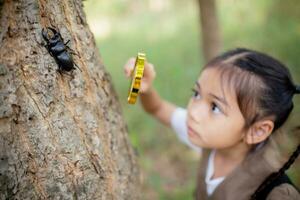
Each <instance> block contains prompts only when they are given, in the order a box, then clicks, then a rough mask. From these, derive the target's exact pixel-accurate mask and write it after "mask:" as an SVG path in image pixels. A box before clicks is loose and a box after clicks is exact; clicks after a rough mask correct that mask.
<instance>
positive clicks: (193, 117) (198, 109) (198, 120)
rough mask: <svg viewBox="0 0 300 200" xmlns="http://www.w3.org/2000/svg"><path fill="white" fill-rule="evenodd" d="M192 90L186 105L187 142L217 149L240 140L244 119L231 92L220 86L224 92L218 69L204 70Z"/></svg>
mask: <svg viewBox="0 0 300 200" xmlns="http://www.w3.org/2000/svg"><path fill="white" fill-rule="evenodd" d="M193 90H194V95H193V96H192V98H191V99H190V101H189V104H188V107H187V113H188V115H187V126H188V135H189V139H190V141H191V142H192V143H193V144H195V145H197V146H200V147H204V148H216V149H219V148H228V147H231V146H233V145H235V144H237V143H238V142H241V141H242V138H243V136H244V133H243V131H242V130H243V127H244V124H245V120H244V118H243V115H242V113H241V111H240V109H239V106H238V104H237V100H236V96H235V93H234V91H232V90H230V88H228V86H227V85H223V90H224V94H223V92H222V85H221V79H220V72H219V71H218V69H215V68H207V69H205V70H203V72H202V73H201V75H200V77H199V79H198V80H197V82H196V84H195V87H194V89H193ZM224 95H225V96H224Z"/></svg>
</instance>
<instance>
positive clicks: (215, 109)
mask: <svg viewBox="0 0 300 200" xmlns="http://www.w3.org/2000/svg"><path fill="white" fill-rule="evenodd" d="M212 111H213V112H214V113H216V114H219V113H222V111H221V109H220V108H219V107H218V105H217V104H215V103H212Z"/></svg>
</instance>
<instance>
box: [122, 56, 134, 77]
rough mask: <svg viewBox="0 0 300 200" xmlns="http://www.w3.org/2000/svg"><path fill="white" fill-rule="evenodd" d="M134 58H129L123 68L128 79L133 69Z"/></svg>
mask: <svg viewBox="0 0 300 200" xmlns="http://www.w3.org/2000/svg"><path fill="white" fill-rule="evenodd" d="M134 64H135V58H130V59H129V60H128V61H127V63H126V64H125V66H124V72H125V75H126V76H127V77H129V76H130V75H131V73H132V71H133V69H134Z"/></svg>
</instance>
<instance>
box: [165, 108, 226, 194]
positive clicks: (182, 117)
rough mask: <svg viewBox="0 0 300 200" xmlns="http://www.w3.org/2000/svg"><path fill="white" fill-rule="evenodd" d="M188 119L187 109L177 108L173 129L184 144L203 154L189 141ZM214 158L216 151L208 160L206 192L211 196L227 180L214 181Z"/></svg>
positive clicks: (173, 117) (172, 121) (172, 122)
mask: <svg viewBox="0 0 300 200" xmlns="http://www.w3.org/2000/svg"><path fill="white" fill-rule="evenodd" d="M186 119H187V111H186V109H184V108H181V107H177V108H176V109H175V111H174V112H173V113H172V116H171V127H172V128H173V130H174V132H175V133H176V135H177V137H178V139H179V140H180V141H181V142H183V143H184V144H186V145H187V146H189V147H190V148H192V149H193V150H195V151H197V152H199V153H201V152H202V149H201V148H200V147H198V146H196V145H194V144H192V143H191V142H190V140H189V136H188V133H187V124H186ZM214 157H215V150H212V151H211V153H210V155H209V158H208V166H207V170H206V175H205V183H206V190H207V194H208V195H209V196H210V195H211V194H212V193H213V192H214V190H215V189H216V187H217V186H218V185H219V184H220V183H221V182H222V181H223V180H224V179H225V177H218V178H215V179H212V176H213V174H214V162H213V161H214Z"/></svg>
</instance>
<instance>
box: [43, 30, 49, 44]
mask: <svg viewBox="0 0 300 200" xmlns="http://www.w3.org/2000/svg"><path fill="white" fill-rule="evenodd" d="M42 36H43V38H44V40H46V41H47V42H49V39H48V32H47V31H45V29H44V28H43V29H42Z"/></svg>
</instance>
